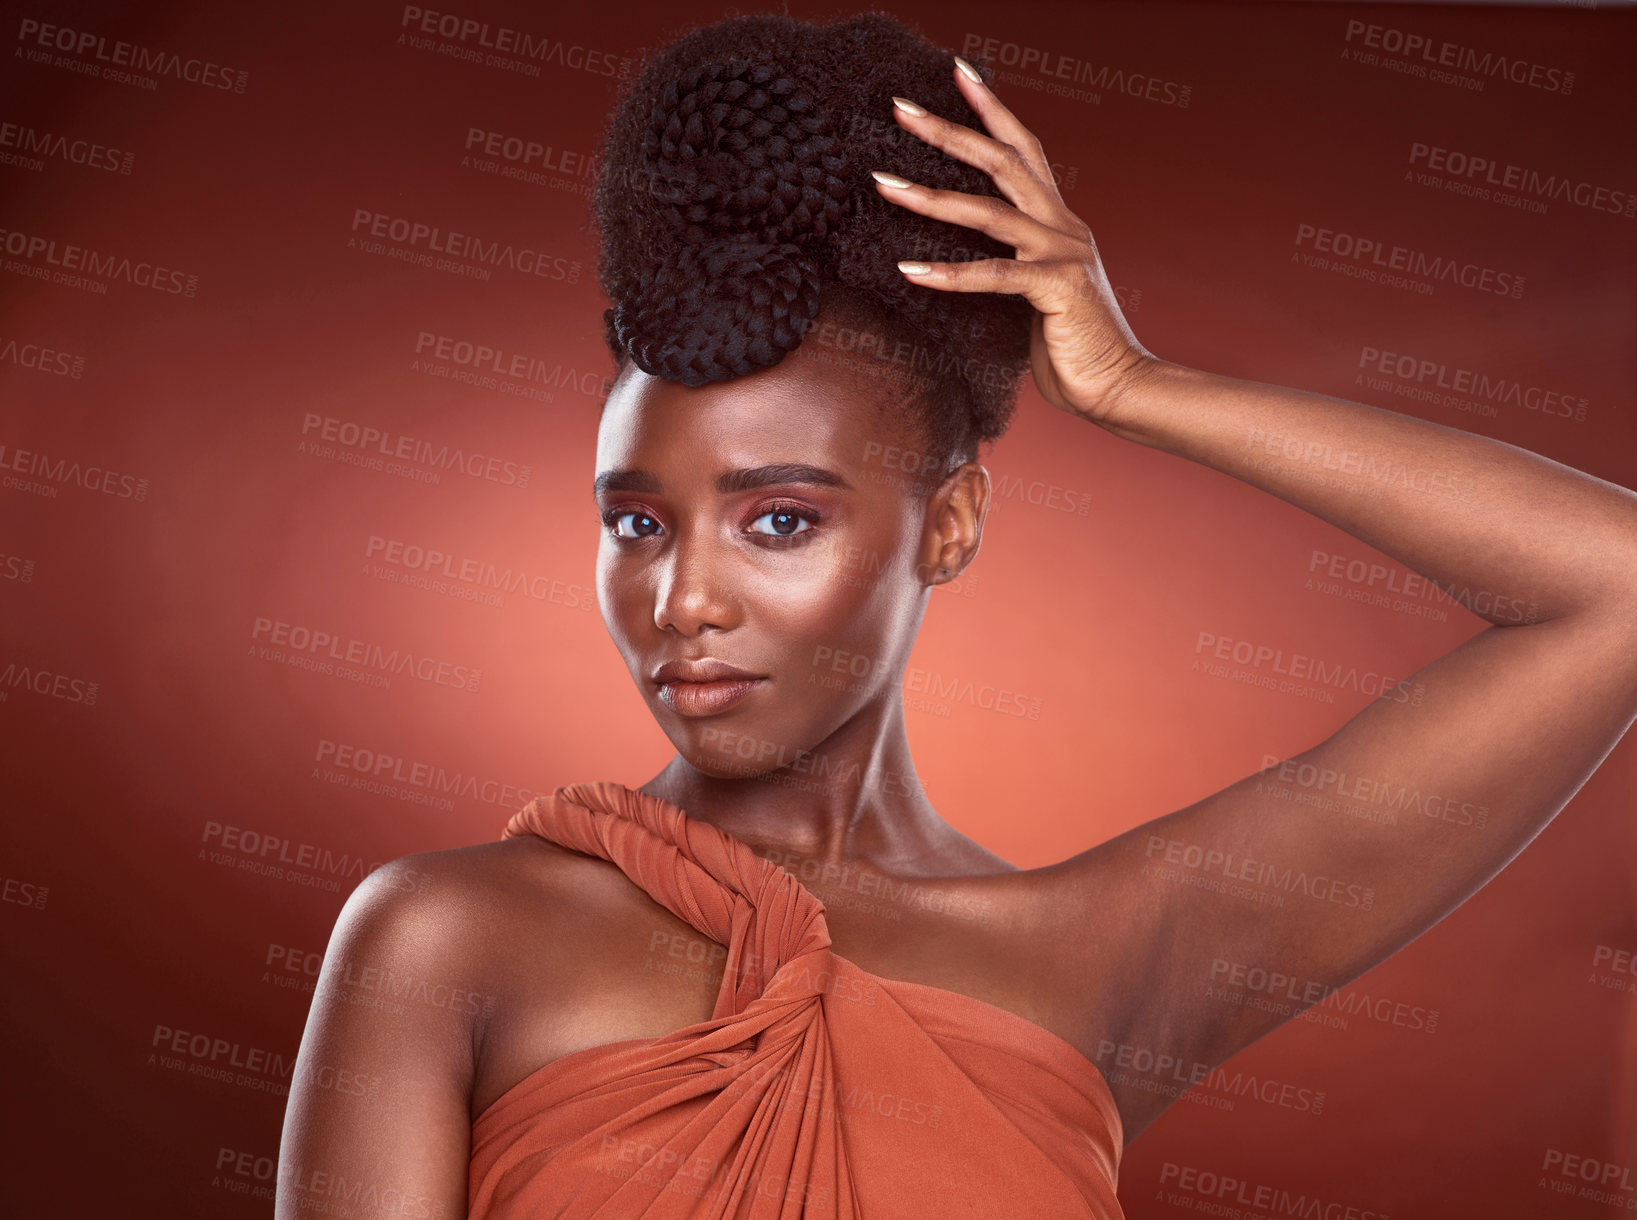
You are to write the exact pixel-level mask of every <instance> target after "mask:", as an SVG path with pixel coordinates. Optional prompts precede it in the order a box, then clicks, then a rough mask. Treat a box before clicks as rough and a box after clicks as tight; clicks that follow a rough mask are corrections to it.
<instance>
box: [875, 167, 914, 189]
mask: <svg viewBox="0 0 1637 1220" xmlns="http://www.w3.org/2000/svg"><path fill="white" fill-rule="evenodd" d="M870 177H872V178H874V179H875V180H876V181H877V182H879V183H880V184H881V185H882V186H900V187H902V186H914V185H915V184H914V183H913V182H911V181H910V180H909V179H908V178H900V177H899V176H898V175H897V174H889V173H885V172H883V171H882V170H878V169H872V170H871V171H870Z"/></svg>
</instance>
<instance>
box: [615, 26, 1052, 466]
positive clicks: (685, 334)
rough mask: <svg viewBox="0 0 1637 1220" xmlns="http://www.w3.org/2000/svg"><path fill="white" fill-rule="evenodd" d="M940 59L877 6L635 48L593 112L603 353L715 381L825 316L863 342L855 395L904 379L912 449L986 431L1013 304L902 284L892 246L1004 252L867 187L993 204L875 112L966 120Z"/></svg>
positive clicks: (1013, 344)
mask: <svg viewBox="0 0 1637 1220" xmlns="http://www.w3.org/2000/svg"><path fill="white" fill-rule="evenodd" d="M952 66H953V60H952V58H951V56H950V54H949V53H948V52H947V51H944V50H942V49H940V48H938V47H936V46H934V45H933V44H931V43H930V42H928V41H926V39H924V38H923V37H922V36H921V35H920V34H918V33H917V32H916V31H914V30H913V29H911V28H910V27H909V26H907V25H905V24H903V23H902V22H901V21H899V20H898V19H897V18H894V17H891V16H888V15H887V14H884V13H865V14H861V15H859V16H855V17H850V18H847V19H844V20H841V21H837V22H833V23H831V24H828V25H818V24H813V23H809V22H804V21H799V20H796V19H793V18H789V17H785V16H781V15H777V14H753V15H749V16H741V17H733V18H729V19H727V20H724V21H719V22H716V23H714V24H711V25H707V26H703V27H700V28H697V29H694V30H692V31H690V32H688V33H686V34H684V35H682V36H681V37H679V38H677V39H676V40H674V41H672V42H671V43H669V44H667V45H666V46H664V47H663V48H661V49H660V50H659V51H658V52H657V53H655V54H654V55H652V56H651V57H650V58H649V59H648V60H647V61H646V62H645V63H644V65H643V67H642V69H641V71H640V73H639V74H638V75H637V77H636V78H635V79H634V80H633V81H632V82H631V84H630V86H629V88H628V89H627V90H626V91H625V93H624V94H623V95H622V97H621V98H620V101H619V102H618V104H617V105H616V107H615V109H614V112H613V114H612V115H611V117H610V121H609V126H608V128H607V131H606V133H605V136H604V140H603V147H602V150H601V159H600V164H599V167H598V176H597V180H596V186H595V194H594V212H595V220H596V224H597V228H598V230H599V233H600V236H601V248H600V251H599V261H598V274H599V278H600V280H601V283H602V287H603V291H604V292H605V293H606V294H607V296H608V298H609V300H610V301H611V302H612V305H611V306H610V307H609V308H608V309H607V310H606V311H605V312H604V315H603V318H604V323H605V338H606V340H607V342H608V346H609V349H610V350H611V351H612V353H613V354H614V357H615V360H616V363H618V364H619V365H620V366H621V367H622V368H623V367H624V365H625V363H626V361H628V360H629V361H631V362H634V363H635V364H636V366H637V367H638V368H640V369H641V370H642V371H643V372H645V373H648V374H651V375H653V376H656V377H664V378H667V379H669V380H673V381H679V382H682V383H684V384H686V385H690V386H699V385H704V384H707V383H709V382H714V381H726V380H729V379H732V378H735V377H742V376H745V375H747V374H749V373H753V372H755V371H757V370H758V369H763V368H768V367H770V366H772V365H775V364H777V363H779V362H780V361H781V360H783V359H784V357H785V356H786V355H788V354H789V353H790V352H792V351H794V350H795V349H796V348H797V347H798V346H800V345H801V344H802V342H803V339H804V337H807V336H809V335H810V334H811V333H812V332H813V331H814V328H815V325H816V324H817V322H818V320H819V319H820V317H821V315H822V316H823V318H824V319H825V320H830V319H837V320H840V319H845V320H846V321H847V322H848V323H849V324H850V325H851V326H852V327H853V328H855V330H856V331H863V332H867V333H868V334H869V335H870V336H871V341H870V342H869V343H868V345H867V347H868V350H869V351H870V352H871V353H873V354H874V358H873V359H870V358H866V359H864V360H863V361H862V363H861V364H860V363H858V362H855V363H854V364H853V365H851V366H850V367H852V368H854V369H855V371H864V372H868V373H869V374H870V381H869V384H870V385H871V386H872V387H874V388H875V390H876V391H877V393H880V392H881V388H882V380H881V379H882V377H883V375H884V376H885V377H887V378H888V379H890V380H891V381H892V382H894V383H895V384H896V385H897V386H898V387H900V388H904V389H910V390H912V391H913V393H912V397H913V398H914V404H913V405H914V406H915V407H916V408H917V410H918V411H919V413H920V415H921V417H922V423H923V425H924V427H923V433H924V435H925V436H926V439H927V442H928V444H929V448H930V451H931V452H932V453H935V454H938V455H940V456H944V457H946V458H952V457H954V456H956V455H959V456H960V457H962V458H963V459H964V458H970V457H973V456H975V451H976V450H975V447H976V443H977V442H978V441H979V440H991V439H994V438H995V437H997V436H999V435H1000V434H1001V433H1002V432H1003V431H1004V430H1005V427H1006V424H1007V423H1008V422H1009V417H1010V414H1011V409H1012V405H1013V403H1014V401H1015V399H1016V394H1017V389H1018V386H1019V383H1020V380H1021V377H1022V375H1023V373H1024V371H1025V370H1026V369H1027V366H1028V349H1029V323H1030V319H1031V315H1032V307H1031V306H1030V305H1029V303H1028V301H1027V299H1026V298H1024V297H1022V296H1018V295H1003V294H998V293H981V294H973V293H955V292H943V291H940V290H938V289H935V288H928V287H925V286H923V285H915V284H911V283H909V282H907V281H906V280H905V279H904V277H903V275H902V274H901V273H900V272H899V271H898V268H897V261H898V260H899V259H901V258H915V257H920V258H927V259H931V260H934V261H958V260H960V259H964V258H973V257H976V258H991V257H998V258H1009V257H1011V256H1012V254H1013V251H1012V250H1011V249H1010V248H1009V247H1006V246H1004V245H1002V244H1001V243H999V242H996V241H994V240H993V239H991V238H988V237H986V236H984V235H983V234H981V233H978V232H977V231H975V230H973V229H969V228H965V227H964V226H958V225H953V224H950V223H948V222H946V221H939V220H933V219H930V218H928V217H924V216H921V215H919V214H917V213H914V212H910V211H908V210H907V209H904V208H900V207H898V206H896V205H894V204H892V203H889V202H887V201H886V200H883V199H881V198H880V197H879V196H878V195H877V193H876V190H875V183H874V179H873V178H871V177H870V171H871V170H872V169H884V170H890V171H892V172H894V173H899V174H902V175H903V176H905V177H907V178H909V179H911V180H912V181H915V182H919V183H922V184H924V185H928V186H935V187H942V188H945V189H950V190H958V191H963V192H966V193H968V194H975V195H991V196H995V197H1000V193H999V191H998V189H997V188H996V187H995V186H994V184H993V182H992V181H991V180H990V178H989V177H988V175H986V174H984V173H982V172H981V171H979V170H977V169H975V168H973V167H972V166H969V165H966V164H965V163H964V162H961V161H958V160H956V159H955V158H953V157H950V156H948V155H946V154H944V153H943V152H941V151H940V150H938V149H936V148H933V147H932V146H931V145H929V144H927V143H925V142H924V141H922V140H919V139H917V138H916V137H914V136H912V135H910V134H909V133H908V132H906V131H904V130H903V129H902V128H900V127H899V126H898V124H897V123H896V121H894V119H893V118H892V112H891V107H892V100H891V99H892V96H893V95H894V94H897V95H899V96H907V97H910V98H913V99H915V100H916V101H919V102H921V103H922V104H923V105H926V106H928V107H929V108H931V109H932V111H933V112H934V113H935V114H939V115H942V116H944V117H946V118H950V119H952V120H954V121H955V122H958V123H964V124H966V125H967V126H970V127H973V128H974V129H977V130H982V125H981V123H980V122H979V121H978V119H977V117H976V115H974V114H973V113H972V110H971V108H970V107H969V106H968V105H967V103H966V100H965V98H963V97H962V96H961V94H960V92H959V90H958V89H957V88H956V87H955V84H954V81H953V79H952V78H951V75H950V73H951V70H952ZM979 71H980V73H981V72H983V71H984V68H983V67H982V66H981V65H980V66H979ZM849 333H854V331H849ZM808 342H813V340H812V339H811V338H809V339H808ZM889 352H890V353H893V358H892V359H890V360H883V359H881V355H882V353H889ZM898 397H902V396H901V395H900V396H898Z"/></svg>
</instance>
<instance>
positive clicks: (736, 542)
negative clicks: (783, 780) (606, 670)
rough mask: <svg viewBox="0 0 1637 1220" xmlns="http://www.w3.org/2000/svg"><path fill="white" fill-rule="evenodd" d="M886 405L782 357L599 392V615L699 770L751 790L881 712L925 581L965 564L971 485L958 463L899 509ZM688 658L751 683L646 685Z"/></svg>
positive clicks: (897, 452) (621, 383) (892, 416)
mask: <svg viewBox="0 0 1637 1220" xmlns="http://www.w3.org/2000/svg"><path fill="white" fill-rule="evenodd" d="M872 389H873V390H874V391H875V392H874V393H873V394H872V393H870V391H871V390H872ZM894 393H895V392H894V391H893V390H892V388H891V383H890V382H888V381H887V380H886V379H885V378H882V379H880V382H879V385H878V386H873V387H872V386H869V385H866V386H864V387H862V388H861V387H860V386H859V385H858V384H857V379H856V378H855V377H850V376H848V375H847V374H846V373H845V372H843V371H842V370H840V369H838V368H837V367H836V366H834V365H832V364H830V363H828V362H826V361H825V360H823V359H822V358H804V356H803V350H802V349H800V348H798V349H797V350H796V351H795V352H792V353H791V354H790V355H788V356H786V357H785V358H784V360H782V361H781V362H780V363H779V364H777V365H774V366H773V367H772V368H768V369H763V370H760V371H758V372H756V373H754V374H751V375H749V376H746V377H741V378H737V379H735V380H732V381H726V382H715V383H711V384H709V385H705V386H700V387H689V386H685V385H682V384H680V383H678V382H674V381H668V380H665V379H663V378H659V377H653V376H650V375H648V374H646V373H644V372H642V371H641V370H640V369H638V368H636V367H635V366H634V365H630V366H628V367H627V369H626V371H625V372H624V373H623V374H622V375H621V377H620V378H619V379H618V381H616V383H615V385H614V389H613V392H612V393H611V394H610V396H609V399H608V401H607V404H606V406H605V407H604V409H603V415H602V421H601V426H600V428H599V431H598V437H597V465H596V469H597V480H598V481H597V488H596V499H597V511H598V513H599V514H600V515H601V517H602V519H603V520H602V527H601V528H602V537H601V540H600V542H599V544H598V550H597V601H598V604H599V606H600V607H601V609H602V615H603V621H604V623H605V624H606V625H607V627H608V631H609V634H610V635H611V636H612V637H613V640H614V643H615V645H616V646H617V647H618V648H619V650H620V653H621V655H623V656H624V658H625V663H626V665H627V667H628V668H629V669H630V671H631V676H632V678H633V679H634V680H635V681H636V684H637V688H638V689H639V690H640V691H641V692H642V695H643V698H644V699H646V700H647V702H648V706H649V708H650V709H651V710H652V712H653V714H654V717H655V719H656V720H658V721H659V724H660V727H661V728H662V729H664V731H665V734H666V736H668V737H669V738H670V740H671V742H672V744H673V745H674V746H675V747H676V749H677V751H678V753H679V754H681V755H682V757H683V758H685V759H686V760H687V761H688V762H689V763H691V764H692V765H693V766H694V767H696V768H697V769H699V770H700V771H703V772H705V773H706V774H709V775H714V776H722V777H727V776H748V775H759V774H764V773H766V772H768V771H771V770H775V769H777V768H779V767H783V766H786V765H788V764H790V763H792V762H794V761H795V760H796V758H797V757H798V756H799V754H800V753H801V752H802V751H806V750H810V749H813V748H814V747H816V746H819V745H820V744H821V743H823V742H824V741H825V740H826V739H827V738H829V737H830V736H831V735H832V734H833V733H835V732H836V730H837V729H839V728H841V727H842V726H843V725H845V724H847V723H848V721H850V720H852V719H853V718H854V717H856V716H858V715H859V713H860V712H861V711H864V710H866V709H869V708H872V707H873V708H876V709H884V708H885V707H887V706H888V705H890V703H891V701H892V700H893V699H894V698H895V697H896V692H897V689H898V686H899V683H900V681H901V675H902V673H903V669H904V665H905V663H906V661H907V660H908V657H909V653H910V649H911V646H912V645H913V643H914V640H915V634H916V631H917V629H918V628H919V625H920V620H921V615H922V613H923V611H924V609H925V605H926V596H927V590H928V589H929V587H930V586H931V585H932V584H934V583H937V582H938V581H939V580H940V579H948V576H945V577H939V576H938V575H937V569H938V567H939V566H940V565H944V566H949V567H951V568H952V569H953V570H952V572H951V573H950V575H954V574H958V572H959V569H960V567H961V566H963V565H964V562H965V561H967V560H969V559H970V557H971V555H972V554H975V552H976V548H977V541H978V537H979V534H980V533H981V526H982V514H983V509H984V507H985V504H986V501H987V491H988V482H987V475H986V474H985V473H984V471H983V469H982V467H981V466H977V465H976V464H975V463H973V464H969V465H968V466H966V467H963V468H962V470H961V471H960V472H957V473H956V474H955V475H952V476H950V478H949V479H946V480H944V482H943V484H942V485H941V486H938V485H937V484H936V481H935V480H934V482H933V486H936V487H937V490H936V491H934V492H933V493H932V495H931V498H930V500H929V499H927V498H926V497H925V496H917V495H916V494H915V477H914V476H915V475H916V473H917V472H918V471H919V469H920V467H919V465H918V463H919V462H920V460H921V457H920V455H919V454H912V453H908V452H907V450H906V448H905V446H906V444H908V445H914V444H915V443H916V442H915V441H914V439H913V438H914V436H915V435H916V431H915V430H914V429H913V428H912V427H908V426H906V421H903V416H902V413H901V412H900V411H898V410H897V409H896V407H895V406H894V405H893V404H892V402H891V401H890V400H889V399H887V398H886V397H884V396H887V395H892V394H894ZM883 407H886V408H888V409H887V410H885V411H884V410H883ZM980 485H981V487H980ZM962 505H964V508H963V507H962ZM951 508H952V509H953V511H952V512H951V511H950V509H951ZM940 510H942V511H940ZM974 510H975V512H974ZM940 518H942V520H941V521H940ZM701 661H716V662H722V663H725V664H726V665H730V666H734V667H737V668H738V669H740V670H743V671H744V672H745V673H746V674H749V675H753V677H754V680H753V681H749V682H748V683H747V682H745V681H742V680H741V681H733V680H729V681H718V682H714V683H712V682H691V683H688V682H678V683H674V684H666V683H663V682H662V681H660V680H659V675H657V671H658V670H659V669H660V667H661V666H663V665H665V664H666V663H668V662H701ZM687 668H688V672H687V673H685V674H684V675H683V676H684V677H688V676H692V677H695V678H702V677H703V678H708V677H710V676H711V675H710V674H709V673H705V672H702V671H701V670H702V667H700V666H692V667H687Z"/></svg>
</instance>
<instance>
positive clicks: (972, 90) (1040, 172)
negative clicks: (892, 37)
mask: <svg viewBox="0 0 1637 1220" xmlns="http://www.w3.org/2000/svg"><path fill="white" fill-rule="evenodd" d="M954 58H955V69H954V71H955V87H956V88H957V89H959V90H960V91H961V96H962V97H964V98H965V99H966V101H967V104H968V105H969V106H971V107H972V109H973V110H974V111H975V112H976V113H977V116H978V118H979V119H981V120H982V121H983V126H984V129H985V130H986V131H988V132H989V134H990V135H992V136H994V137H995V138H996V139H997V140H1003V141H1005V142H1006V143H1007V144H1010V145H1011V146H1012V147H1013V148H1015V149H1017V150H1018V152H1020V153H1022V154H1023V157H1024V159H1025V160H1026V161H1028V163H1029V168H1031V169H1032V170H1034V172H1035V175H1036V176H1037V177H1038V178H1039V179H1040V180H1041V181H1042V182H1044V183H1047V184H1049V185H1050V186H1051V188H1052V191H1053V193H1054V194H1055V193H1056V190H1057V180H1056V179H1055V178H1054V177H1053V176H1052V169H1051V163H1050V162H1049V161H1047V160H1046V150H1045V148H1044V147H1043V146H1042V145H1041V143H1040V137H1039V136H1037V135H1035V133H1034V132H1032V131H1030V130H1029V129H1028V128H1027V127H1025V126H1024V125H1023V123H1022V121H1021V120H1020V119H1019V118H1018V117H1017V115H1015V114H1013V113H1012V112H1011V110H1010V109H1008V108H1007V106H1006V104H1005V103H1004V102H1002V101H1001V100H1000V99H999V98H998V97H996V96H995V91H994V90H993V89H991V88H990V87H989V86H988V85H986V84H984V83H983V78H982V77H980V76H979V75H978V70H977V69H976V68H974V67H973V66H972V65H971V64H969V63H967V62H966V60H964V59H962V58H961V57H960V56H959V55H957V56H955V57H954Z"/></svg>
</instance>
